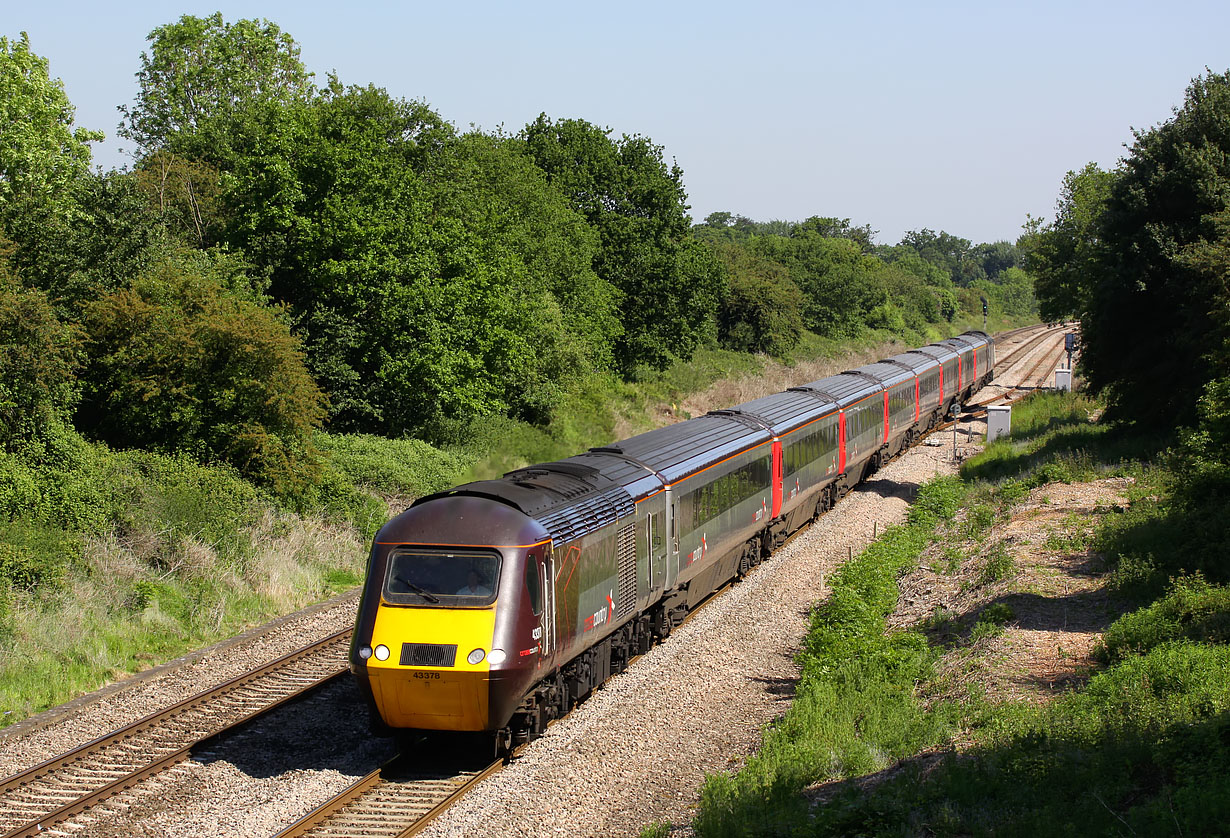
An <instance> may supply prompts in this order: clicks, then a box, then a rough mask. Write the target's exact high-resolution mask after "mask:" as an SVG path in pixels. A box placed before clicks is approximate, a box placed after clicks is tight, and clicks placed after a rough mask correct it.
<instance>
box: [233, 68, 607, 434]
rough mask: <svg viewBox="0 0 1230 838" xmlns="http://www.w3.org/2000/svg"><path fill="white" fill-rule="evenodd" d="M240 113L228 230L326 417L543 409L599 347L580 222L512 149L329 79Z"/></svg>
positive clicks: (372, 422) (394, 427)
mask: <svg viewBox="0 0 1230 838" xmlns="http://www.w3.org/2000/svg"><path fill="white" fill-rule="evenodd" d="M241 117H242V118H241V119H240V120H239V122H238V124H237V126H236V128H235V130H234V131H233V132H232V134H231V136H232V138H233V139H234V141H235V142H234V145H233V149H234V155H233V167H232V169H231V170H230V171H229V172H228V173H227V176H226V181H227V184H228V186H227V189H226V193H225V196H224V201H225V204H226V206H227V208H228V209H227V215H228V222H227V231H226V234H225V240H226V241H227V242H228V243H229V244H230V245H231V246H232V247H238V248H241V249H242V250H243V251H244V253H245V254H247V255H248V256H249V258H251V260H252V261H253V262H254V264H256V265H257V266H258V267H259V268H260V269H262V270H264V271H267V272H268V275H269V278H270V286H269V293H270V295H271V296H272V297H273V298H274V299H277V300H279V301H283V302H285V303H287V304H288V305H289V306H290V308H291V311H292V313H293V316H294V320H295V323H296V329H297V330H298V332H299V333H300V334H301V335H303V338H304V341H305V344H306V346H307V350H308V359H309V363H310V366H311V369H312V371H313V373H314V375H315V376H316V378H317V380H318V381H319V382H320V383H321V384H322V386H323V387H324V388H325V390H326V392H327V393H328V394H329V398H330V425H331V427H332V428H333V429H334V430H339V431H366V432H379V433H385V434H389V435H401V434H406V433H416V434H422V435H425V436H427V437H430V438H432V439H449V438H452V437H453V436H454V435H455V434H456V433H457V431H458V428H459V426H464V425H465V424H466V423H468V422H469V421H470V420H472V419H473V418H474V417H476V416H483V415H492V414H501V413H512V414H515V415H520V416H524V417H526V418H530V419H542V418H544V417H545V416H546V415H548V414H549V412H550V409H551V407H552V406H553V403H554V402H555V401H557V400H558V399H557V397H558V395H559V394H560V392H561V387H562V386H563V385H564V384H566V383H567V381H568V380H569V378H570V377H571V376H574V375H576V374H577V373H578V372H579V371H580V369H581V368H582V367H585V368H588V366H587V365H588V364H591V363H592V364H598V365H601V364H602V363H603V358H604V357H605V353H607V352H608V351H609V350H608V349H607V348H606V347H604V346H603V341H604V335H605V334H606V333H608V332H609V331H610V330H612V329H616V328H617V326H616V324H615V323H614V321H613V318H612V317H611V315H610V309H609V305H608V302H607V301H609V298H610V295H611V292H610V289H609V288H608V287H606V286H605V285H603V284H602V283H601V282H600V281H598V280H597V278H596V277H595V276H594V274H593V272H592V270H591V269H590V267H589V264H588V262H587V260H586V256H587V254H589V253H592V249H593V247H594V238H593V234H592V232H590V231H589V230H588V229H587V226H586V225H583V224H581V223H580V218H579V217H578V216H577V215H576V214H575V213H574V212H573V211H572V210H571V209H570V207H569V205H568V203H567V202H566V201H565V200H564V199H562V197H561V196H560V195H558V194H557V193H555V192H554V191H553V190H551V189H549V188H547V186H546V181H545V176H544V175H543V174H542V173H541V172H540V171H538V170H536V169H534V167H533V166H529V165H527V161H526V160H524V159H523V158H522V157H521V156H520V152H519V151H518V150H517V149H516V148H515V147H513V146H509V147H508V148H503V147H502V144H501V143H499V142H492V143H487V142H486V141H483V140H482V139H481V138H471V139H464V138H458V137H456V136H455V135H454V133H453V132H452V130H451V129H450V128H449V127H448V126H447V125H445V124H444V123H443V121H442V120H441V119H440V118H439V116H438V115H436V114H435V113H434V112H433V111H431V110H430V109H429V108H427V107H426V106H425V105H423V104H421V103H417V102H408V101H405V100H400V99H394V98H392V97H390V96H389V95H388V94H387V93H386V92H385V91H383V90H381V89H378V88H375V87H366V88H360V87H350V88H346V87H343V86H342V85H341V84H340V83H338V82H337V81H336V80H335V79H334V80H331V82H330V85H329V86H328V87H327V88H326V89H325V90H323V91H322V92H321V93H320V95H319V96H317V97H316V98H314V99H313V100H311V101H308V102H301V103H294V104H292V105H288V106H280V105H279V106H275V105H273V104H271V103H258V104H256V105H254V106H253V107H252V108H250V109H248V110H246V111H244V112H243V113H242V114H241ZM557 294H558V296H556V295H557ZM582 298H586V299H588V301H589V302H590V303H591V304H592V307H591V308H590V309H589V310H588V311H587V312H585V313H583V314H576V313H573V312H565V311H564V309H563V306H564V303H565V302H566V303H567V304H568V305H569V306H572V307H573V309H574V311H575V310H576V304H577V303H578V301H579V300H580V299H582ZM591 326H592V327H594V331H593V333H586V329H588V328H589V327H591Z"/></svg>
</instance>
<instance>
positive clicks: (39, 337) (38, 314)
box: [0, 239, 79, 452]
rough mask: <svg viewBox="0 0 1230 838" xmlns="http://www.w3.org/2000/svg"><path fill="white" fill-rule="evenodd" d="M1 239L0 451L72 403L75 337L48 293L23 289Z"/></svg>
mask: <svg viewBox="0 0 1230 838" xmlns="http://www.w3.org/2000/svg"><path fill="white" fill-rule="evenodd" d="M8 249H9V247H8V246H7V245H4V244H3V239H0V451H6V452H11V451H12V450H13V445H14V444H15V443H17V442H19V441H21V440H23V439H27V438H29V437H31V436H32V435H34V434H36V433H37V432H38V431H39V430H40V429H41V428H42V427H43V426H45V425H46V424H48V423H49V422H51V421H52V420H53V419H54V418H65V417H66V416H67V414H68V412H69V411H71V410H72V407H73V405H74V404H75V402H76V399H77V395H78V391H77V381H76V368H77V364H78V360H79V357H78V345H79V340H78V338H79V336H78V334H77V332H76V330H75V329H73V328H72V327H69V326H65V325H64V324H62V323H61V322H60V320H59V318H57V317H56V314H55V310H54V309H53V308H52V306H51V304H50V303H49V302H48V300H47V297H46V295H45V294H43V293H42V292H40V291H37V290H35V289H31V288H24V287H22V286H21V284H20V283H18V282H17V280H16V278H15V277H14V276H13V275H12V274H11V273H10V272H9V270H8V268H7V264H6V263H5V261H4V258H3V257H4V256H5V252H6V251H7V250H8Z"/></svg>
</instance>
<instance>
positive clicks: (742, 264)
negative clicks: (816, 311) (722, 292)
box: [714, 243, 803, 356]
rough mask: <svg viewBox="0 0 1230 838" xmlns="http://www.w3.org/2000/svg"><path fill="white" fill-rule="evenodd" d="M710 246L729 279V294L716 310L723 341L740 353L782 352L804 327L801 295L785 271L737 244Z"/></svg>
mask: <svg viewBox="0 0 1230 838" xmlns="http://www.w3.org/2000/svg"><path fill="white" fill-rule="evenodd" d="M714 248H715V250H716V252H717V255H718V258H719V259H720V260H721V261H722V264H723V266H724V267H725V269H726V272H727V275H728V277H729V284H730V294H729V295H728V296H727V297H726V299H725V300H723V302H722V305H721V307H720V308H719V310H718V338H719V340H720V341H721V343H722V345H723V346H726V347H729V348H730V349H735V350H738V351H740V352H764V353H767V354H770V355H777V356H781V355H785V354H786V353H787V352H789V351H790V350H791V349H793V348H794V347H795V346H796V345H797V344H798V342H799V336H800V335H801V334H802V331H803V314H802V308H803V294H802V292H801V291H799V287H798V286H797V285H795V284H794V281H793V280H791V278H790V272H789V271H788V270H787V269H786V267H785V266H784V265H781V264H780V263H778V262H774V261H771V260H769V259H764V258H762V257H759V256H757V255H755V254H754V253H752V252H751V251H750V250H748V249H747V248H744V247H741V246H739V245H736V244H729V243H726V244H716V245H714Z"/></svg>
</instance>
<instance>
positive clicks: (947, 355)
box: [906, 343, 957, 364]
mask: <svg viewBox="0 0 1230 838" xmlns="http://www.w3.org/2000/svg"><path fill="white" fill-rule="evenodd" d="M912 353H918V354H919V355H925V356H927V357H928V358H933V359H934V360H936V361H937V362H939V363H941V364H942V363H944V362H945V361H949V360H952V359H954V358H956V357H957V351H956V350H955V349H953V348H952V347H951V346H941V345H940V344H938V343H929V344H927V345H926V346H920V347H918V348H917V349H911V350H910V351H909V352H907V353H906V354H907V355H909V354H912Z"/></svg>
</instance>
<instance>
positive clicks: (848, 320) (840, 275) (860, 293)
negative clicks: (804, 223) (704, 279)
mask: <svg viewBox="0 0 1230 838" xmlns="http://www.w3.org/2000/svg"><path fill="white" fill-rule="evenodd" d="M751 247H752V250H753V252H754V253H756V254H757V255H759V256H761V257H763V258H768V259H773V260H774V261H777V262H780V263H781V264H783V265H785V266H786V268H787V269H788V270H789V271H790V276H791V277H792V278H793V280H794V282H795V284H796V285H798V287H799V289H800V290H801V291H802V292H803V322H804V324H805V325H806V326H807V328H809V329H811V330H812V331H814V332H816V333H817V334H820V335H824V336H826V337H832V336H839V335H852V334H857V332H858V331H859V329H861V328H862V327H863V326H864V325H865V324H866V323H867V318H868V315H869V314H870V312H871V311H872V309H874V308H875V307H876V306H879V305H882V304H884V303H887V302H888V286H887V278H888V277H887V266H886V265H885V264H884V262H883V261H881V260H880V259H878V258H877V257H875V256H872V255H869V254H865V253H863V251H862V248H861V247H860V246H859V245H858V243H857V242H854V241H852V240H850V239H844V238H843V239H835V238H828V237H825V236H821V235H819V234H817V233H815V232H810V231H805V232H803V233H802V234H800V235H798V236H793V237H791V238H781V237H777V236H769V237H764V238H758V239H755V240H754V241H753V242H752V243H751Z"/></svg>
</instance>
